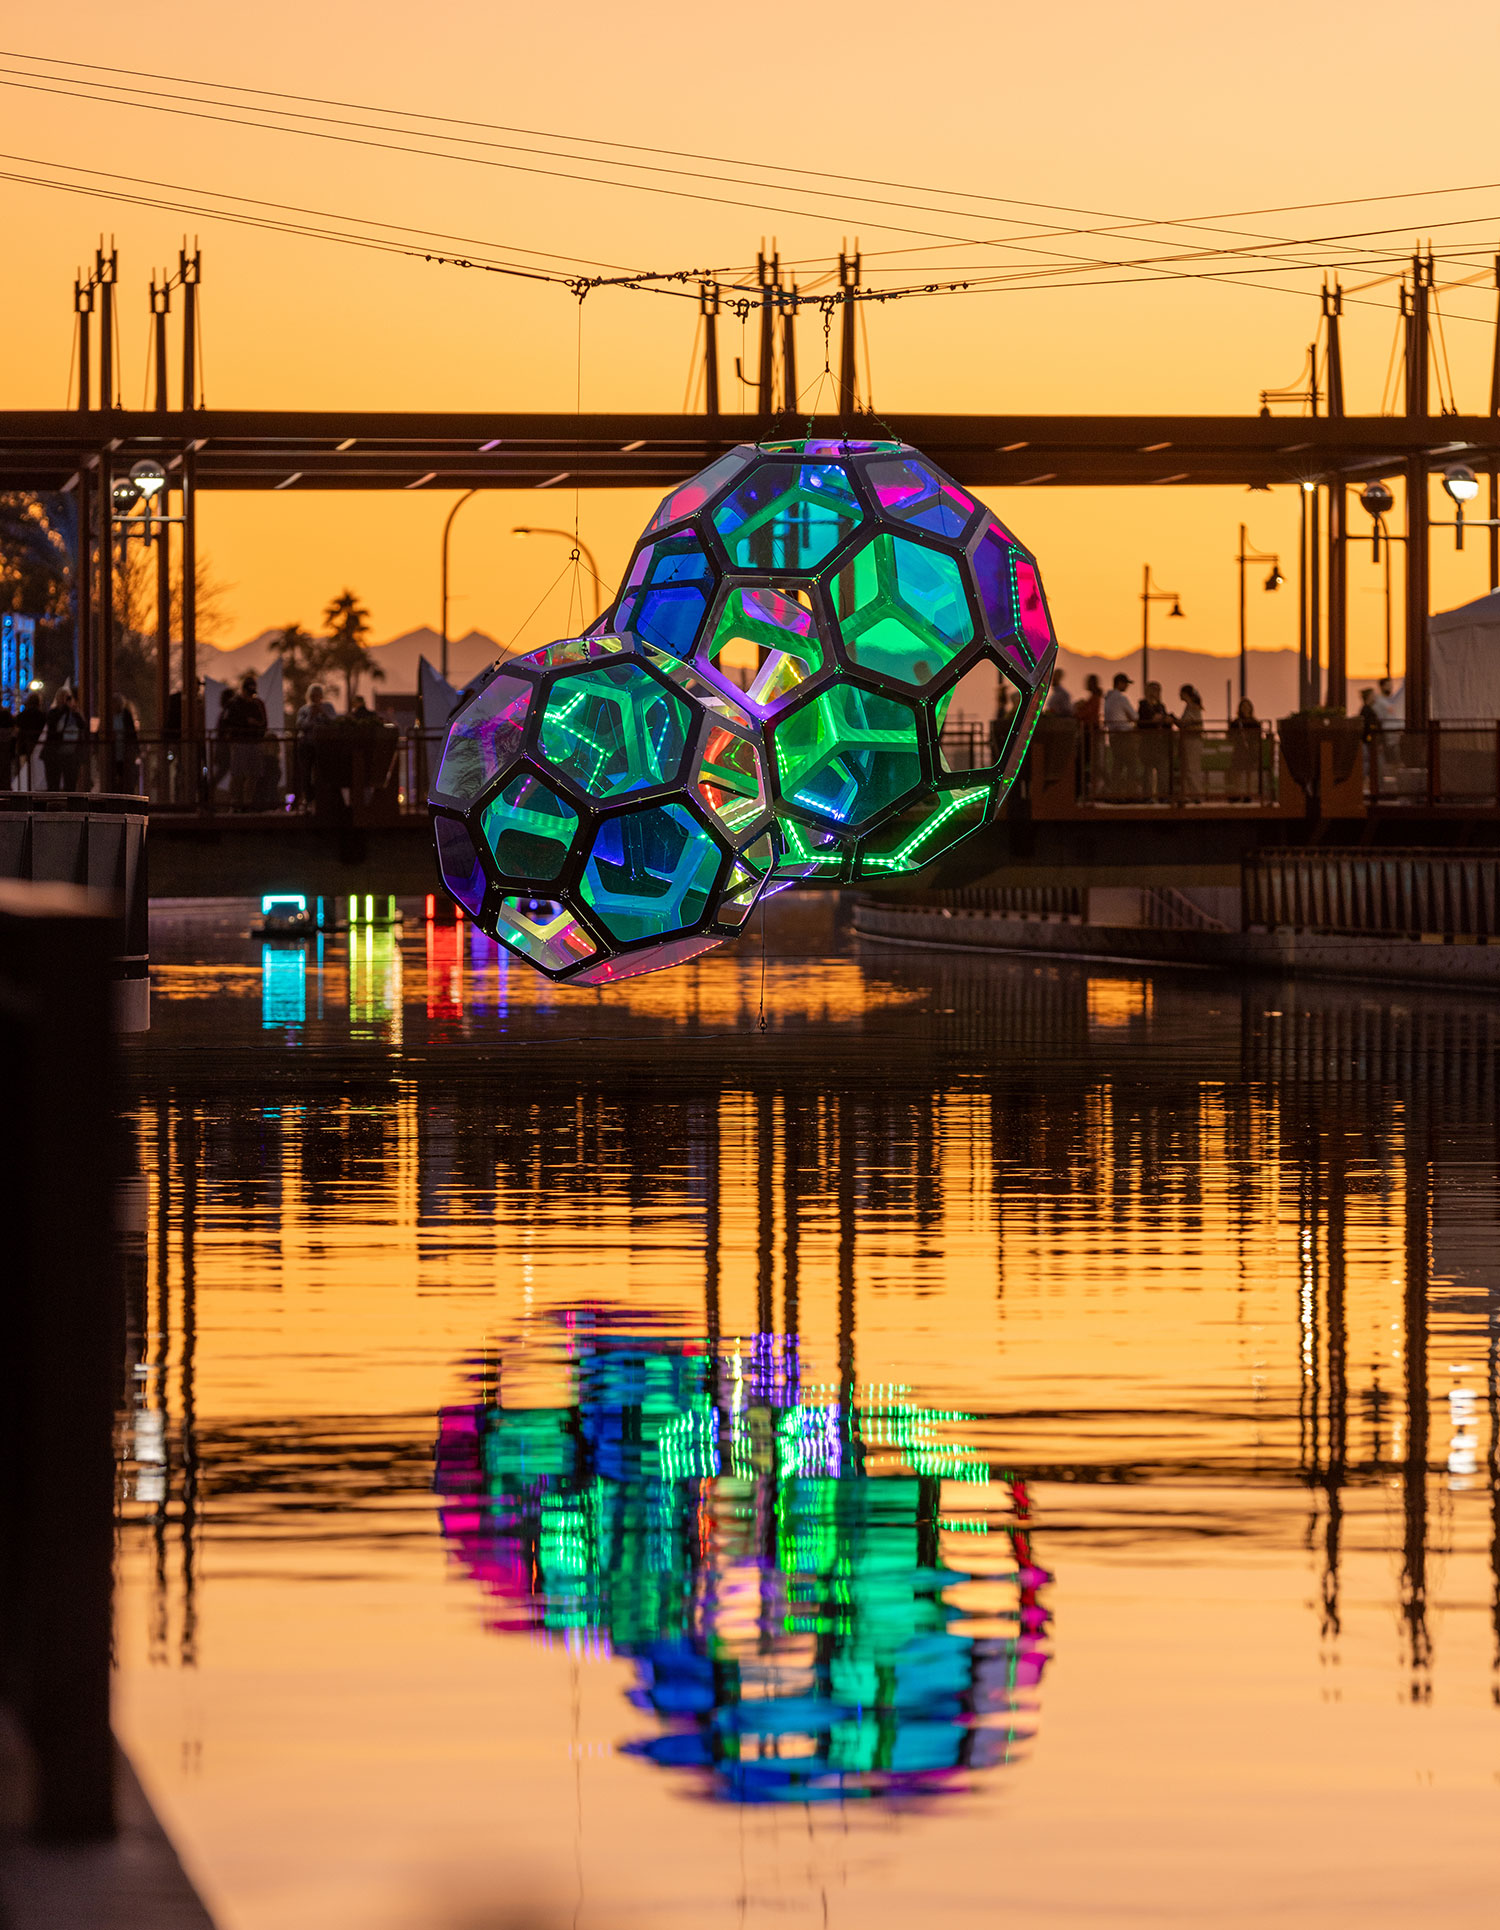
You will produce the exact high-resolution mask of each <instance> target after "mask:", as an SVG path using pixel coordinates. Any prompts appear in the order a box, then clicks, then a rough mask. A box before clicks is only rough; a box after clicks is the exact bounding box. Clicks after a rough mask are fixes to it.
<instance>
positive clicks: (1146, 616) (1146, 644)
mask: <svg viewBox="0 0 1500 1930" xmlns="http://www.w3.org/2000/svg"><path fill="white" fill-rule="evenodd" d="M1153 603H1170V604H1171V606H1172V607H1171V609H1170V610H1169V611H1168V612H1167V615H1168V616H1173V617H1180V616H1181V615H1182V604H1181V603H1180V602H1179V601H1178V597H1177V592H1176V591H1175V590H1154V589H1152V587H1151V565H1150V564H1149V563H1145V564H1143V565H1142V566H1141V689H1142V690H1144V689H1145V687H1146V685H1147V684H1148V683H1150V681H1151V605H1152V604H1153Z"/></svg>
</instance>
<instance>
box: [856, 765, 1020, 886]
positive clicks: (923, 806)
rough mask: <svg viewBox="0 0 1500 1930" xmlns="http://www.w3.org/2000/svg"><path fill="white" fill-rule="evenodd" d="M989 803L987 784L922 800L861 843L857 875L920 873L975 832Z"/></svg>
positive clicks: (982, 821)
mask: <svg viewBox="0 0 1500 1930" xmlns="http://www.w3.org/2000/svg"><path fill="white" fill-rule="evenodd" d="M989 800H990V787H989V786H988V785H987V784H984V785H980V786H978V787H977V788H975V789H971V790H964V791H942V792H939V793H938V795H937V796H936V797H926V798H923V799H922V800H921V802H920V803H917V804H914V805H912V806H911V807H910V809H908V810H905V811H903V812H901V813H900V815H899V816H898V817H895V818H893V819H892V820H891V822H890V823H889V824H883V825H882V826H881V827H880V829H879V830H878V831H876V832H873V833H872V834H871V836H870V837H869V838H867V839H866V840H865V842H864V843H863V844H862V845H861V846H860V853H859V865H860V870H861V872H863V873H876V874H880V875H884V876H890V875H892V874H894V873H898V872H903V871H920V870H921V868H922V866H923V865H926V864H931V863H932V861H933V859H934V858H937V857H941V856H942V854H943V852H945V851H951V850H952V849H953V847H954V845H956V844H958V843H960V842H962V840H963V839H964V838H966V837H968V835H969V833H970V832H971V831H977V830H978V829H979V827H980V825H981V824H983V823H984V814H985V812H986V810H987V809H988V808H989Z"/></svg>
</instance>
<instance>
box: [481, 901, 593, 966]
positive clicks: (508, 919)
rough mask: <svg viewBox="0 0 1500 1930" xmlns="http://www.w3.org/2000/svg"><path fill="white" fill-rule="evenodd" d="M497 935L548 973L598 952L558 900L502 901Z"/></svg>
mask: <svg viewBox="0 0 1500 1930" xmlns="http://www.w3.org/2000/svg"><path fill="white" fill-rule="evenodd" d="M495 936H496V938H498V939H499V940H500V942H501V944H502V945H508V946H509V947H510V948H511V950H512V951H514V952H519V953H520V954H521V956H522V957H523V958H529V959H530V960H531V962H532V963H533V964H534V965H540V966H541V968H542V970H543V971H545V972H562V971H566V970H567V968H568V966H570V965H576V964H577V963H578V961H579V960H580V959H582V958H592V957H593V956H594V954H595V952H597V951H598V949H599V947H598V946H597V945H596V944H595V943H594V941H593V939H592V938H591V937H590V936H589V934H588V933H587V932H586V931H585V930H584V928H583V926H582V925H580V924H579V922H578V920H577V919H576V918H575V917H574V916H573V914H572V913H571V912H570V911H569V910H568V908H567V906H566V905H564V904H561V903H559V901H558V900H557V899H556V898H532V897H530V896H526V897H509V898H502V899H501V900H500V904H499V908H498V910H497V911H496V913H495Z"/></svg>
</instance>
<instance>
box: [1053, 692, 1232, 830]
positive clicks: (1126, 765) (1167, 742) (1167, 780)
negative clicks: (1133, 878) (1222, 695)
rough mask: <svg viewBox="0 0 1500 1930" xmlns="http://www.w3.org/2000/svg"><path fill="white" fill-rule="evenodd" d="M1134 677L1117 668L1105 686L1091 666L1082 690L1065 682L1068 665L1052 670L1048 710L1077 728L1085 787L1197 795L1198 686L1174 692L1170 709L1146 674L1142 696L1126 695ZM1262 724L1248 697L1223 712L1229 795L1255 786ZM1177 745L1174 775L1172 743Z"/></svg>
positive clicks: (1142, 795)
mask: <svg viewBox="0 0 1500 1930" xmlns="http://www.w3.org/2000/svg"><path fill="white" fill-rule="evenodd" d="M1134 682H1135V679H1134V678H1133V677H1130V676H1128V675H1127V674H1126V672H1125V671H1123V670H1121V671H1117V672H1116V673H1115V676H1114V678H1113V680H1112V681H1111V684H1110V687H1109V689H1108V690H1106V689H1105V688H1104V685H1103V684H1102V683H1101V682H1100V680H1099V678H1098V676H1097V675H1096V674H1095V673H1094V672H1093V671H1090V672H1089V674H1088V675H1087V676H1086V677H1085V678H1084V694H1083V695H1082V696H1081V697H1077V698H1075V697H1074V696H1073V695H1072V694H1071V692H1070V691H1069V690H1068V686H1067V673H1066V672H1065V671H1062V670H1057V671H1054V672H1053V676H1052V688H1051V690H1050V691H1049V693H1048V696H1047V705H1046V715H1047V716H1049V717H1066V718H1069V719H1071V720H1072V721H1073V722H1074V723H1076V724H1078V725H1079V726H1080V728H1081V731H1082V745H1081V750H1082V757H1083V775H1084V785H1085V789H1086V791H1087V792H1088V794H1089V795H1092V796H1100V795H1108V796H1110V797H1115V798H1130V799H1142V800H1150V799H1152V798H1167V797H1170V796H1173V795H1177V796H1181V797H1185V798H1195V797H1202V796H1203V795H1204V794H1205V783H1204V771H1203V732H1204V714H1203V694H1202V692H1201V691H1200V690H1199V689H1198V688H1197V686H1196V685H1194V684H1184V685H1183V686H1182V688H1181V689H1180V690H1179V691H1178V693H1177V701H1178V703H1179V704H1180V705H1181V709H1180V710H1178V711H1177V712H1176V713H1175V714H1174V713H1173V712H1172V711H1171V710H1170V709H1169V708H1168V706H1167V703H1166V701H1165V699H1164V698H1163V696H1162V688H1161V685H1160V684H1159V683H1157V682H1155V681H1152V682H1149V683H1148V684H1147V685H1146V687H1145V689H1144V690H1143V691H1142V693H1141V699H1140V702H1139V703H1138V704H1137V703H1135V702H1133V701H1132V700H1131V696H1130V691H1131V687H1132V685H1133V684H1134ZM1262 734H1263V733H1262V727H1261V722H1260V719H1259V718H1258V717H1257V716H1256V714H1255V706H1254V705H1253V704H1252V703H1251V702H1250V699H1249V698H1248V697H1243V698H1241V700H1240V704H1239V708H1238V710H1237V711H1236V712H1235V714H1234V716H1233V717H1231V718H1230V720H1229V746H1230V759H1229V772H1228V782H1227V786H1226V789H1227V792H1228V795H1229V796H1230V797H1231V798H1238V799H1249V798H1253V797H1256V796H1258V795H1259V794H1260V789H1261V763H1262V757H1261V739H1262ZM1174 743H1175V748H1176V767H1177V768H1176V783H1175V785H1174V782H1173V751H1174Z"/></svg>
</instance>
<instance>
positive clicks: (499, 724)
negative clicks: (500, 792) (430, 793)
mask: <svg viewBox="0 0 1500 1930" xmlns="http://www.w3.org/2000/svg"><path fill="white" fill-rule="evenodd" d="M531 695H532V686H531V684H530V683H529V682H527V681H526V679H525V678H522V677H509V676H499V677H495V678H493V679H492V680H491V681H490V683H489V684H488V685H487V686H486V687H485V688H484V689H483V690H481V691H480V693H479V695H478V696H477V697H476V698H475V699H474V701H473V702H472V703H471V704H470V705H469V706H468V708H467V709H466V710H463V711H460V713H459V714H458V716H457V717H455V718H454V720H453V727H452V729H451V730H450V731H449V732H448V742H447V744H446V745H445V746H444V749H443V761H442V763H441V764H440V765H439V766H438V774H437V782H436V783H435V784H434V786H433V790H434V791H435V792H441V793H442V795H443V796H444V797H446V798H452V799H453V801H454V802H455V803H456V804H472V803H473V801H474V799H475V798H476V797H478V795H479V793H480V792H481V791H482V790H483V789H484V787H485V785H486V784H490V783H492V782H493V781H494V780H495V779H496V778H497V777H498V776H499V775H500V773H501V772H502V771H503V770H504V769H505V767H506V766H507V765H508V764H511V763H513V762H514V761H515V759H516V758H517V757H518V756H519V755H520V751H521V739H522V738H523V737H524V736H525V734H526V713H527V710H528V709H529V708H530V705H531Z"/></svg>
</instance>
